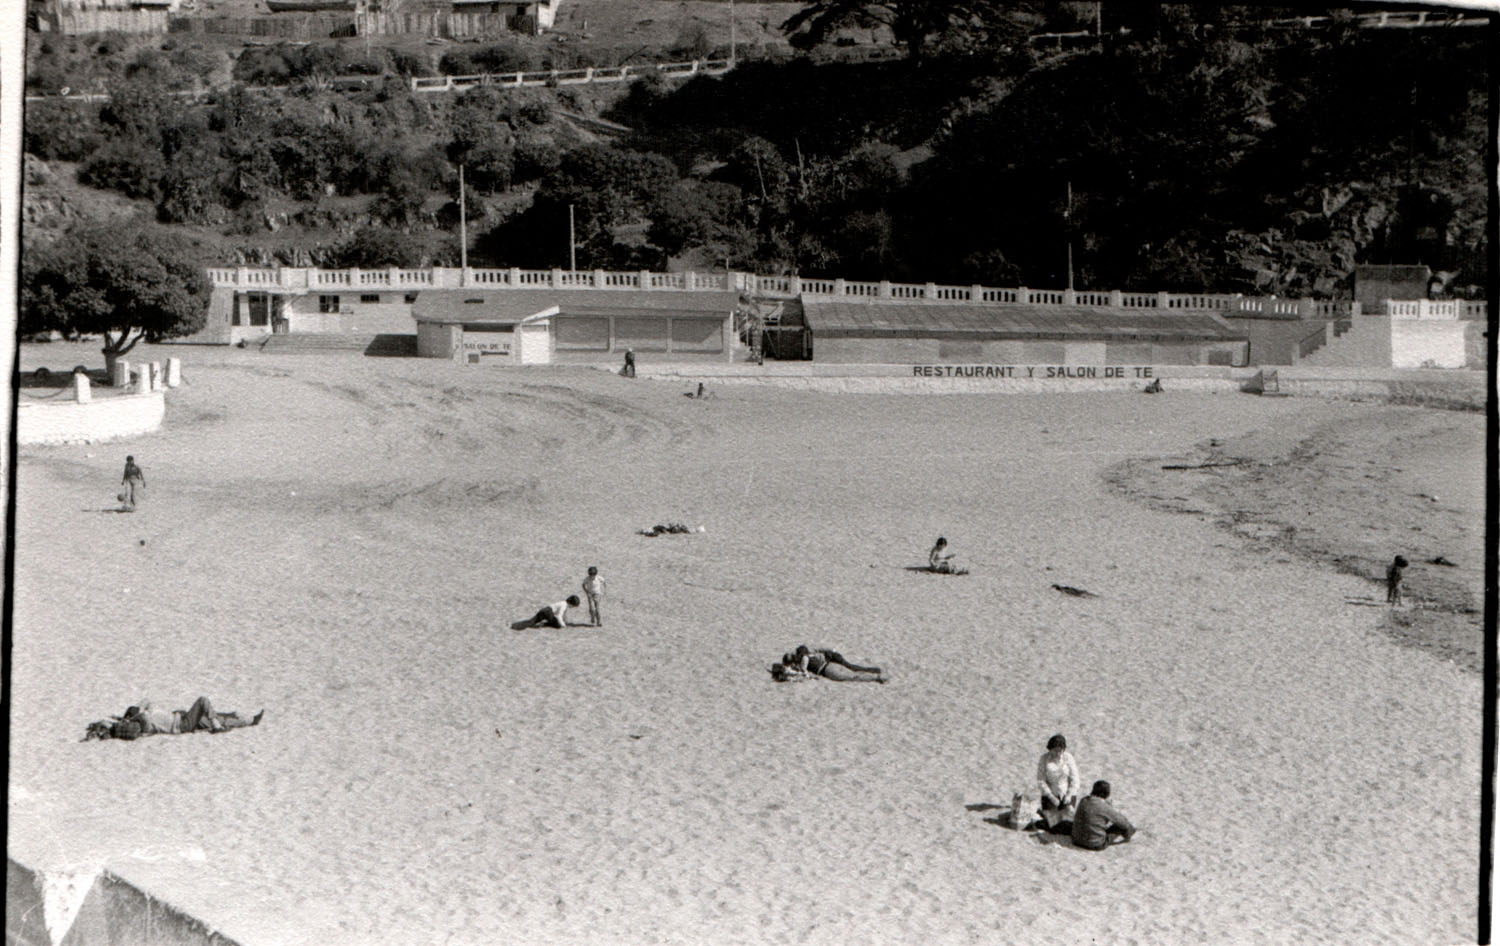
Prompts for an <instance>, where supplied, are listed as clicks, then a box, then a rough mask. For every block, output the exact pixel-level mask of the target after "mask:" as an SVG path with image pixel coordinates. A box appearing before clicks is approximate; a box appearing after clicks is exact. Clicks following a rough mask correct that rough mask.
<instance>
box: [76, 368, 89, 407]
mask: <svg viewBox="0 0 1500 946" xmlns="http://www.w3.org/2000/svg"><path fill="white" fill-rule="evenodd" d="M73 397H75V398H76V399H77V400H78V403H79V404H87V403H88V402H90V401H92V400H93V399H94V391H93V388H91V387H89V376H88V375H86V374H84V373H83V372H82V371H79V372H76V373H74V375H73Z"/></svg>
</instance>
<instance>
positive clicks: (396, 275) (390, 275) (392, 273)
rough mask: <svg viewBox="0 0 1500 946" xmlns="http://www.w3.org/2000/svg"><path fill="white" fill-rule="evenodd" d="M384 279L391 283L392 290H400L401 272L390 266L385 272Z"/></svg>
mask: <svg viewBox="0 0 1500 946" xmlns="http://www.w3.org/2000/svg"><path fill="white" fill-rule="evenodd" d="M385 278H386V279H389V280H390V281H391V288H392V289H400V288H401V270H399V269H397V268H396V267H394V266H392V267H391V268H390V269H388V270H386V274H385Z"/></svg>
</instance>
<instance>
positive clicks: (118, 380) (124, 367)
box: [109, 358, 130, 388]
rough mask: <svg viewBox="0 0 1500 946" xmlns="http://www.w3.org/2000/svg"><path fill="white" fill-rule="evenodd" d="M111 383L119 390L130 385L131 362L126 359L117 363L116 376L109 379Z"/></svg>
mask: <svg viewBox="0 0 1500 946" xmlns="http://www.w3.org/2000/svg"><path fill="white" fill-rule="evenodd" d="M109 383H110V384H112V385H114V386H115V387H117V388H123V387H124V386H125V385H127V384H129V383H130V362H128V361H126V360H125V359H124V358H121V359H119V360H118V361H116V362H115V375H114V377H113V378H110V379H109Z"/></svg>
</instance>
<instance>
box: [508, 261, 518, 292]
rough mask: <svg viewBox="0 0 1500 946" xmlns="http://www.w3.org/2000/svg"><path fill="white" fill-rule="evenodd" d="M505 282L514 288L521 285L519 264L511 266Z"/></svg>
mask: <svg viewBox="0 0 1500 946" xmlns="http://www.w3.org/2000/svg"><path fill="white" fill-rule="evenodd" d="M505 282H506V285H508V286H510V287H511V288H512V289H514V288H516V287H518V286H520V285H521V269H520V267H518V266H512V267H511V268H510V272H509V273H507V274H506V276H505Z"/></svg>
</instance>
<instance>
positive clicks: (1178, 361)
mask: <svg viewBox="0 0 1500 946" xmlns="http://www.w3.org/2000/svg"><path fill="white" fill-rule="evenodd" d="M1245 347H1246V346H1245V343H1244V342H1181V343H1178V342H1151V341H1131V340H1125V339H1121V340H1119V341H1114V340H1110V341H1102V340H1079V341H1064V340H1054V339H1004V340H996V341H968V340H963V339H945V338H939V337H924V338H857V337H839V336H834V337H827V336H823V335H819V334H818V333H817V331H816V330H814V332H813V360H814V361H816V362H821V363H824V364H858V365H871V364H879V363H891V364H907V365H912V364H940V363H947V364H960V363H961V364H985V363H992V364H1022V365H1049V364H1050V365H1105V364H1141V363H1146V364H1156V365H1200V364H1203V363H1204V362H1206V361H1207V360H1208V358H1209V354H1208V353H1209V352H1210V351H1216V352H1222V355H1221V357H1222V358H1223V359H1224V361H1225V362H1226V363H1234V362H1236V361H1238V362H1239V363H1240V364H1243V363H1244V361H1245ZM1143 356H1144V357H1143Z"/></svg>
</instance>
